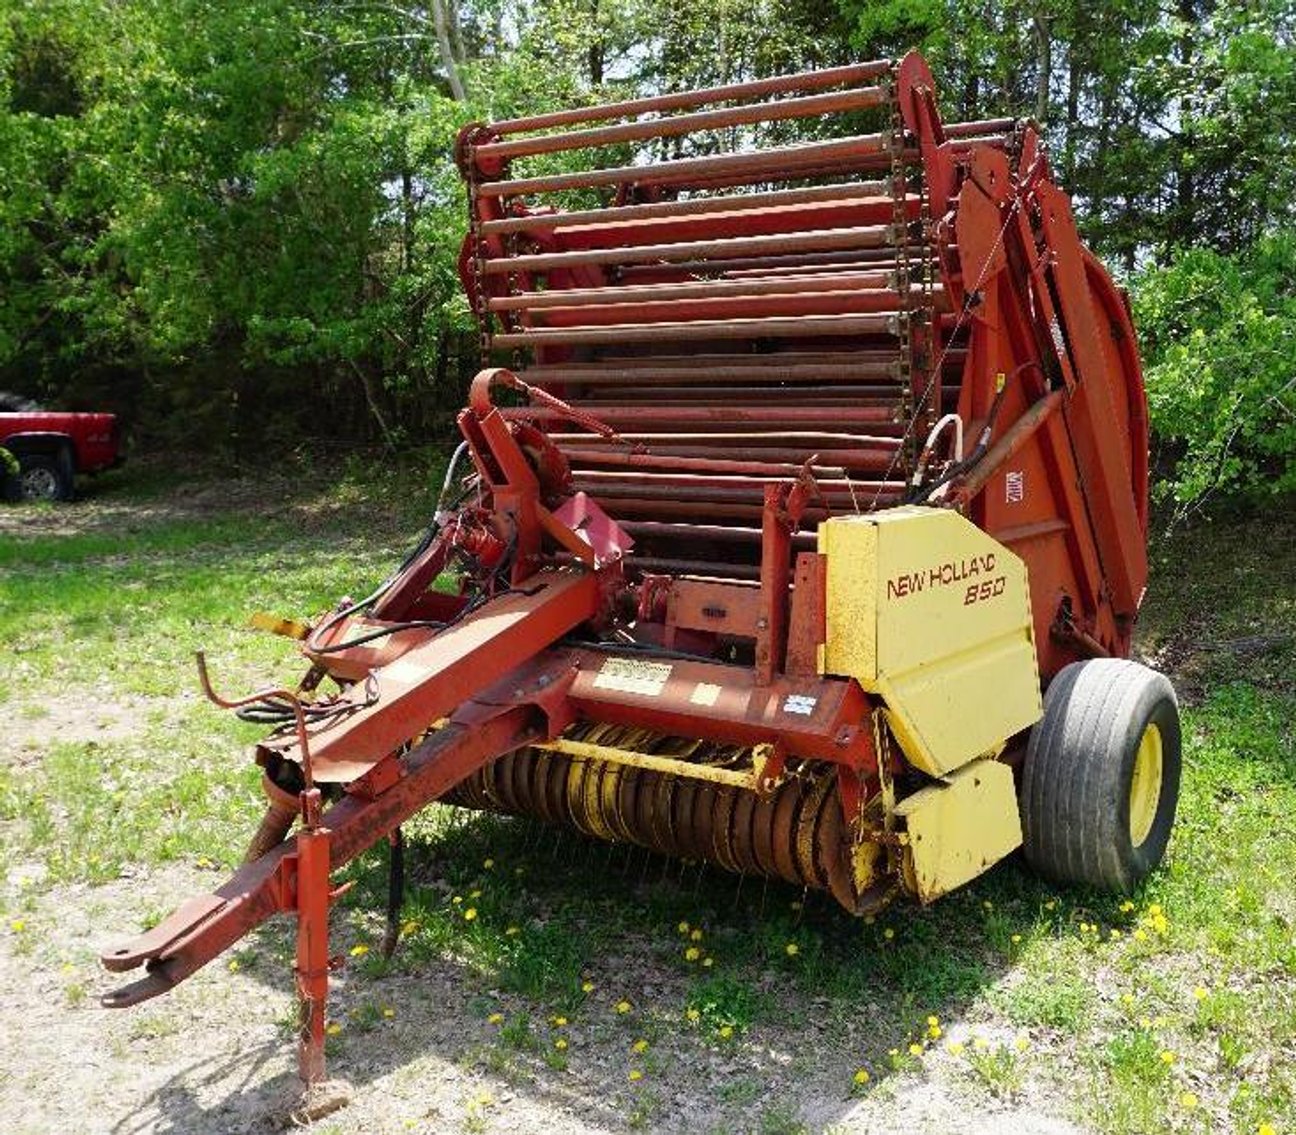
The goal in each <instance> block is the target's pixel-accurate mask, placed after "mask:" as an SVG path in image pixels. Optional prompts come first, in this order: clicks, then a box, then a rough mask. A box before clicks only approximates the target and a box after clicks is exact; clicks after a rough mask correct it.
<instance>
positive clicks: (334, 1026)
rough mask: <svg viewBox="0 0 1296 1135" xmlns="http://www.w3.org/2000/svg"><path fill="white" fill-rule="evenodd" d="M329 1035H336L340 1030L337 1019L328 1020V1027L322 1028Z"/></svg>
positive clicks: (340, 1026)
mask: <svg viewBox="0 0 1296 1135" xmlns="http://www.w3.org/2000/svg"><path fill="white" fill-rule="evenodd" d="M324 1031H325V1032H326V1033H328V1035H329V1036H337V1035H338V1033H340V1032H341V1031H342V1025H341V1024H340V1023H339V1022H338V1021H330V1022H329V1024H328V1027H327V1028H325V1030H324Z"/></svg>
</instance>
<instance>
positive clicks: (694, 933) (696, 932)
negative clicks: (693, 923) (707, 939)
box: [689, 927, 702, 942]
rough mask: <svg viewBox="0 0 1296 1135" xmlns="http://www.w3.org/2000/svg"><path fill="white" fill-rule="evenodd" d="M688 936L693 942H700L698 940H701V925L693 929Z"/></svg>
mask: <svg viewBox="0 0 1296 1135" xmlns="http://www.w3.org/2000/svg"><path fill="white" fill-rule="evenodd" d="M689 937H690V938H691V939H692V940H693V941H694V942H700V941H702V929H701V927H698V928H697V929H695V930H693V931H692V933H690V934H689Z"/></svg>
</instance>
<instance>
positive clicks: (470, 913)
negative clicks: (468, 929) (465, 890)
mask: <svg viewBox="0 0 1296 1135" xmlns="http://www.w3.org/2000/svg"><path fill="white" fill-rule="evenodd" d="M476 917H477V908H476V907H475V906H470V907H469V908H468V909H467V910H465V911H464V921H465V922H471V921H472V920H473V919H474V918H476Z"/></svg>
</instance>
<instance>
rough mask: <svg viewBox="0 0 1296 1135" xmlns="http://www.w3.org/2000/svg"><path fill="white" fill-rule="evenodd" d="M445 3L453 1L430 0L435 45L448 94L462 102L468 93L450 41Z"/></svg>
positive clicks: (452, 0) (448, 20) (452, 1)
mask: <svg viewBox="0 0 1296 1135" xmlns="http://www.w3.org/2000/svg"><path fill="white" fill-rule="evenodd" d="M447 3H454V0H432V18H433V20H434V21H435V22H436V34H437V46H438V47H439V48H440V50H441V66H442V67H444V68H445V73H446V82H448V83H449V84H450V94H451V96H452V97H453V98H454V100H455V101H456V102H463V101H464V100H465V99H467V97H468V95H467V93H466V92H465V91H464V85H463V80H462V79H461V78H459V66H458V64H457V63H456V62H455V57H454V48H453V47H452V45H451V43H450V19H449V17H448V16H447V15H446V7H445V6H446V4H447Z"/></svg>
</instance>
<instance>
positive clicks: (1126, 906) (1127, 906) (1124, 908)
mask: <svg viewBox="0 0 1296 1135" xmlns="http://www.w3.org/2000/svg"><path fill="white" fill-rule="evenodd" d="M1133 909H1134V904H1133V903H1132V902H1130V901H1129V899H1126V900H1125V901H1124V902H1123V903H1121V904H1120V912H1121V914H1129V912H1130V911H1131V910H1133Z"/></svg>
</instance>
